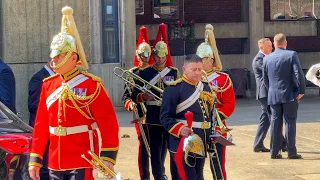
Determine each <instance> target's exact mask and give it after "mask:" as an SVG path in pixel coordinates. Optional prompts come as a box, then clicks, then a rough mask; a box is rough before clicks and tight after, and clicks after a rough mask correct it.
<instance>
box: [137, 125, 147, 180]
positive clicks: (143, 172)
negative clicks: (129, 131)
mask: <svg viewBox="0 0 320 180" xmlns="http://www.w3.org/2000/svg"><path fill="white" fill-rule="evenodd" d="M135 128H136V132H137V135H138V140H139V150H138V166H139V173H140V178H141V179H142V180H144V179H150V171H149V156H148V153H147V149H146V146H145V144H144V141H143V139H142V136H141V132H140V129H139V126H138V124H137V123H135ZM142 128H143V130H144V133H145V135H146V138H147V141H148V143H149V131H148V127H147V125H146V124H142ZM149 144H150V143H149Z"/></svg>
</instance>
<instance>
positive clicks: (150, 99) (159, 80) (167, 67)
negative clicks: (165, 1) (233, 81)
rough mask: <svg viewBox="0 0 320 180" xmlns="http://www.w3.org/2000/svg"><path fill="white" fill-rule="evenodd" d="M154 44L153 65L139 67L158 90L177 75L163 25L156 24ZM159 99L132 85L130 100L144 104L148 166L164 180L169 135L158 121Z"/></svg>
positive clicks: (163, 87) (155, 175)
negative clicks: (149, 155) (148, 142)
mask: <svg viewBox="0 0 320 180" xmlns="http://www.w3.org/2000/svg"><path fill="white" fill-rule="evenodd" d="M154 44H155V45H154V46H153V47H154V48H153V50H152V58H153V61H154V64H153V65H152V66H150V67H148V68H145V69H143V70H140V71H139V76H140V77H141V78H142V79H144V80H146V81H147V82H149V84H151V85H154V86H156V87H158V88H159V89H160V90H164V89H165V88H166V87H167V84H168V83H169V82H173V81H175V80H176V79H177V78H178V77H179V71H178V69H176V68H174V67H172V65H173V63H172V59H171V55H170V50H169V48H168V40H167V35H166V25H165V24H160V25H159V30H158V34H157V37H156V39H155V42H154ZM137 84H139V81H137ZM139 85H141V84H139ZM141 86H144V85H141ZM145 86H147V85H145ZM147 88H148V87H147ZM150 90H151V91H152V93H154V94H155V95H156V96H158V97H159V98H160V99H161V98H162V97H161V96H162V93H160V92H159V91H157V90H155V89H154V88H150ZM159 98H157V100H156V99H155V98H154V96H152V95H151V94H150V93H147V92H145V93H143V92H141V91H140V90H139V89H138V88H134V91H133V94H132V99H133V100H134V101H135V103H141V102H145V103H146V105H147V114H146V124H147V127H148V130H149V138H150V151H151V168H152V174H153V177H154V179H155V180H163V179H167V177H166V175H164V172H165V170H164V161H165V157H166V153H167V137H168V135H167V132H166V130H165V129H164V128H163V126H162V125H161V123H160V106H161V100H159ZM172 168H174V167H172ZM172 173H173V174H176V171H175V170H173V169H171V174H172Z"/></svg>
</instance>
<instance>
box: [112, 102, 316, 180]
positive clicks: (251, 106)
mask: <svg viewBox="0 0 320 180" xmlns="http://www.w3.org/2000/svg"><path fill="white" fill-rule="evenodd" d="M319 106H320V97H306V98H304V99H303V100H302V102H301V103H300V107H299V112H298V123H297V149H298V153H299V154H301V155H302V156H303V157H304V159H303V160H288V159H282V160H271V159H270V154H269V153H253V151H252V143H253V140H254V136H255V132H256V126H257V122H258V119H259V117H260V106H259V104H258V102H256V101H255V100H247V99H237V107H236V110H235V112H234V114H233V115H232V117H231V118H230V119H229V120H228V122H229V126H230V127H232V128H233V130H232V135H233V139H234V142H235V143H236V146H233V147H228V149H227V173H228V180H258V179H259V180H303V179H307V180H320V131H319V129H320V116H319V115H320V107H319ZM117 116H118V119H119V123H120V126H121V128H120V136H122V135H123V134H129V135H130V138H121V140H120V151H119V155H118V162H117V166H116V171H120V172H121V174H122V177H123V178H124V179H130V180H139V173H138V166H137V149H138V145H137V144H138V143H137V138H136V135H135V129H134V128H133V126H132V125H130V124H129V123H128V122H129V120H130V119H131V117H132V115H131V113H128V112H125V111H118V112H117ZM269 142H270V141H269V135H267V139H266V142H265V145H266V146H267V147H268V146H269ZM282 155H283V156H284V157H286V156H287V154H286V153H283V154H282ZM166 169H167V174H168V175H169V174H170V172H169V157H168V158H167V161H166ZM204 172H205V179H206V180H207V179H208V180H209V179H212V178H211V176H210V169H209V165H208V164H206V166H205V170H204Z"/></svg>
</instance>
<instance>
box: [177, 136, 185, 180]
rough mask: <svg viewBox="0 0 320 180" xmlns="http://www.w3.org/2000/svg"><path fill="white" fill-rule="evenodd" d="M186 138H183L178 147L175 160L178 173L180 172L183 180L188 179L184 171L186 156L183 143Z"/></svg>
mask: <svg viewBox="0 0 320 180" xmlns="http://www.w3.org/2000/svg"><path fill="white" fill-rule="evenodd" d="M184 138H185V137H182V138H181V140H180V143H179V146H178V149H177V152H176V153H175V154H174V161H175V163H176V166H177V170H178V174H179V176H180V178H181V180H186V179H187V177H186V173H185V172H184V168H183V161H184V158H183V143H184Z"/></svg>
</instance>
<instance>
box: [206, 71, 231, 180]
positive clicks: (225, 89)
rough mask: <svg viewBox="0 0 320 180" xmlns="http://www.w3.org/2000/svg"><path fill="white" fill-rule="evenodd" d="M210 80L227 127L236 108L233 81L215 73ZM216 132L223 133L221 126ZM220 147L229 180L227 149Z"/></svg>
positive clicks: (224, 168) (220, 114)
mask: <svg viewBox="0 0 320 180" xmlns="http://www.w3.org/2000/svg"><path fill="white" fill-rule="evenodd" d="M208 80H209V84H210V85H211V87H212V88H213V89H214V91H215V92H216V95H217V103H216V108H217V110H218V114H219V117H220V119H221V121H222V123H223V124H224V125H225V126H226V127H227V123H226V119H227V118H228V117H229V116H230V115H231V114H232V113H233V111H234V108H235V95H234V90H233V87H232V81H231V79H230V77H229V75H228V74H225V73H222V72H214V71H212V72H209V73H208ZM216 131H218V132H220V133H221V130H220V127H219V126H217V127H216ZM222 135H223V136H224V137H226V136H227V134H226V133H224V134H222ZM220 147H221V148H217V151H218V155H219V157H220V158H221V159H222V160H221V162H220V165H221V170H222V174H223V177H224V179H225V180H227V172H226V147H225V146H220ZM217 170H218V169H217Z"/></svg>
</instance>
